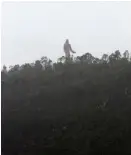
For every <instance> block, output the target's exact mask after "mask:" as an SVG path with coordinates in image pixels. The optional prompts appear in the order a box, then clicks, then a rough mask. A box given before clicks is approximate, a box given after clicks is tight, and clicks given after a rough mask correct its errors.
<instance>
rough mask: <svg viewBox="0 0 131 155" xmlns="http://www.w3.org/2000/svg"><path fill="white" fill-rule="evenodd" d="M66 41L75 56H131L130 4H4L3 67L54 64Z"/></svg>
mask: <svg viewBox="0 0 131 155" xmlns="http://www.w3.org/2000/svg"><path fill="white" fill-rule="evenodd" d="M66 38H68V39H69V40H70V43H71V45H72V48H73V49H74V50H75V51H76V52H77V53H76V55H81V54H83V53H86V52H90V53H91V54H93V55H94V56H98V57H100V56H101V55H102V54H103V53H107V54H109V53H111V52H114V51H115V50H117V49H119V50H120V51H121V52H124V51H125V50H126V49H128V50H129V52H131V2H124V1H123V2H122V1H121V2H102V1H101V2H98V1H97V2H89V1H88V2H32V3H31V2H28V3H27V2H23V3H22V2H12V3H11V2H8V3H7V2H6V3H3V5H2V65H3V64H6V65H7V66H8V65H14V64H22V63H26V62H33V61H35V60H37V59H40V58H41V57H42V56H47V57H49V58H51V59H52V60H54V61H56V60H57V58H58V57H60V56H62V55H64V52H63V49H62V48H63V44H64V41H65V39H66Z"/></svg>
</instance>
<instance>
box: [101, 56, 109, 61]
mask: <svg viewBox="0 0 131 155" xmlns="http://www.w3.org/2000/svg"><path fill="white" fill-rule="evenodd" d="M101 59H102V62H104V63H107V62H108V54H103V56H102V58H101Z"/></svg>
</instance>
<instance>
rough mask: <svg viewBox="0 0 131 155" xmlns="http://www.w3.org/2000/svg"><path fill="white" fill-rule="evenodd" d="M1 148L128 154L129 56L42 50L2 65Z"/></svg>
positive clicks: (71, 154) (49, 153)
mask: <svg viewBox="0 0 131 155" xmlns="http://www.w3.org/2000/svg"><path fill="white" fill-rule="evenodd" d="M1 79H2V81H1V88H2V100H1V112H2V153H3V154H10V155H14V154H22V155H25V154H41V155H54V154H61V155H86V154H88V155H90V154H91V155H92V154H93V155H94V154H96V155H99V154H106V155H108V154H112V153H115V154H116V153H119V154H131V147H130V146H131V139H130V136H131V123H130V122H131V59H130V55H129V51H128V50H126V51H125V52H124V53H123V54H122V53H121V52H120V51H119V50H116V51H115V52H113V53H112V54H110V55H107V54H103V56H102V57H101V58H97V57H94V56H93V55H92V54H91V53H85V54H83V55H82V56H77V57H71V58H70V60H66V59H65V57H64V56H62V57H61V58H59V59H58V61H57V63H53V61H52V60H50V59H49V58H47V57H45V56H43V57H42V58H41V59H40V60H36V61H35V63H26V64H23V65H19V64H16V65H15V66H11V67H10V68H9V70H7V67H6V66H3V69H2V71H1Z"/></svg>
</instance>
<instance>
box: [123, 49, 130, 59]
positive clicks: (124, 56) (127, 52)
mask: <svg viewBox="0 0 131 155" xmlns="http://www.w3.org/2000/svg"><path fill="white" fill-rule="evenodd" d="M123 58H125V59H127V60H129V51H128V50H125V52H124V53H123Z"/></svg>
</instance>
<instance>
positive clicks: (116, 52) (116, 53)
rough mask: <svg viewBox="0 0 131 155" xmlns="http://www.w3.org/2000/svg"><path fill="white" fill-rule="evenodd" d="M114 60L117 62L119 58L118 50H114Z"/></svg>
mask: <svg viewBox="0 0 131 155" xmlns="http://www.w3.org/2000/svg"><path fill="white" fill-rule="evenodd" d="M114 58H115V59H116V60H119V59H120V58H121V53H120V51H119V50H116V51H115V53H114Z"/></svg>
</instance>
